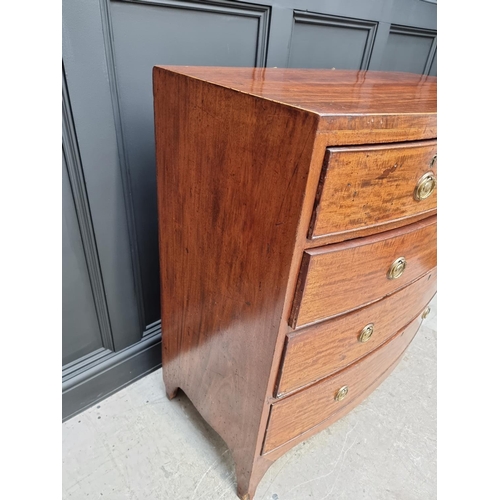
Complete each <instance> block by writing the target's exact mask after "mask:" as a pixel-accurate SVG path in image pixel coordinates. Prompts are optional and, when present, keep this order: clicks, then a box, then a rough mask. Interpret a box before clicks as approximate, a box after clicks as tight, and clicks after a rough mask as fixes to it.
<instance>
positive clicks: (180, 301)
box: [153, 66, 436, 500]
mask: <svg viewBox="0 0 500 500" xmlns="http://www.w3.org/2000/svg"><path fill="white" fill-rule="evenodd" d="M435 88H436V81H435V79H433V78H429V77H416V76H415V75H408V74H406V75H405V74H394V73H385V74H384V73H371V72H358V71H331V70H294V69H275V68H265V69H263V68H215V67H209V68H208V67H205V68H203V67H181V66H179V67H155V68H154V70H153V92H154V108H155V135H156V159H157V181H158V182H157V185H158V216H159V234H160V241H159V244H160V268H161V297H162V341H163V377H164V382H165V386H166V390H167V394H168V396H169V397H170V398H171V397H173V396H174V395H175V393H176V391H177V390H178V389H179V388H180V389H181V390H183V391H184V392H185V393H186V394H187V396H188V397H189V398H190V399H191V401H192V402H193V404H194V406H195V407H196V408H197V409H198V411H199V412H200V414H201V415H202V416H203V417H204V419H205V420H206V421H207V423H208V424H209V425H210V426H212V428H213V429H214V430H215V431H216V432H217V433H218V434H219V435H220V436H221V437H222V438H223V439H224V440H225V442H226V443H227V445H228V448H229V450H230V451H231V454H232V456H233V458H234V461H235V464H236V476H237V491H238V495H239V496H240V498H242V499H245V500H250V499H251V498H252V497H253V495H254V493H255V489H256V487H257V485H258V483H259V481H260V479H261V478H262V476H263V474H264V473H265V472H266V470H267V469H268V467H269V466H270V465H271V464H272V463H273V461H274V460H276V458H278V457H279V456H280V455H281V454H283V453H284V452H285V451H286V450H287V449H289V448H290V447H292V446H293V445H294V444H296V443H298V442H300V440H302V439H304V438H305V437H306V436H310V435H312V434H314V433H315V432H317V430H318V429H321V428H323V427H324V426H326V425H328V423H331V422H333V421H334V420H335V419H337V418H339V417H340V416H341V415H343V414H345V413H346V412H347V411H349V410H350V409H352V408H353V407H354V406H355V405H356V404H358V403H359V402H360V401H361V400H362V399H363V398H364V397H365V396H366V394H368V392H370V391H371V390H372V387H375V386H376V383H375V384H372V385H371V386H370V387H367V388H366V389H365V390H364V392H361V393H360V394H359V395H357V396H356V395H354V396H352V395H351V397H350V398H349V401H348V402H347V403H345V404H344V402H342V406H341V408H340V409H338V410H337V411H336V412H335V413H334V414H333V415H329V416H327V417H326V419H323V420H322V421H321V422H320V423H318V424H316V425H314V426H313V427H311V428H310V429H308V430H304V431H303V432H302V433H301V434H300V435H297V436H296V437H292V438H290V439H289V440H288V441H287V442H286V443H284V444H282V445H280V446H279V447H278V448H275V449H274V450H271V451H268V452H266V454H265V455H262V447H263V443H264V439H265V435H266V430H267V425H268V422H269V416H270V410H271V406H272V405H277V404H278V402H279V403H280V404H281V403H284V402H285V401H287V400H289V399H291V398H295V397H298V396H300V394H301V393H302V390H300V391H298V392H296V393H294V394H292V395H290V396H284V397H283V398H280V399H276V398H275V389H276V381H277V379H278V375H279V370H280V367H281V364H282V363H281V361H282V353H283V349H284V346H285V341H286V340H287V338H288V340H291V339H292V335H295V334H298V333H299V332H300V331H302V332H306V329H305V328H304V329H302V330H297V331H296V332H295V333H293V334H292V331H291V329H290V326H289V324H288V323H289V319H290V317H291V316H292V314H291V313H292V306H293V302H294V297H295V296H296V289H297V282H299V289H300V287H301V286H302V285H300V282H304V278H305V277H306V276H307V273H304V266H303V260H304V255H307V257H308V258H309V259H311V258H313V257H314V258H316V254H318V256H321V255H322V254H323V253H326V254H328V253H331V250H332V247H334V246H335V248H336V250H335V251H339V253H342V252H341V250H346V252H347V253H349V252H350V253H351V254H352V255H351V256H352V257H353V258H354V257H357V256H361V257H363V258H364V259H365V260H366V261H367V262H368V263H374V262H375V261H376V260H380V262H381V263H383V264H384V265H386V266H388V265H390V262H388V263H386V262H385V261H384V262H382V261H383V259H382V254H383V250H382V249H383V248H384V247H385V245H387V246H388V247H394V248H397V245H393V244H392V243H390V241H389V240H388V236H387V235H388V234H389V232H386V233H382V234H375V235H373V236H369V235H370V234H374V233H379V232H380V230H381V228H380V227H379V226H377V225H367V226H366V227H359V228H358V229H356V230H355V231H351V232H350V231H344V232H342V233H336V234H334V235H326V236H321V237H317V238H315V239H314V240H311V239H309V238H308V229H309V226H310V222H311V218H312V215H313V209H314V206H315V199H316V194H317V191H318V185H319V184H320V178H321V174H322V172H323V161H324V158H325V153H327V150H328V148H332V147H339V148H340V147H344V146H348V145H358V146H359V147H365V148H366V147H367V146H366V145H367V144H372V145H375V144H382V143H383V144H386V143H387V144H388V145H389V147H388V148H387V153H388V154H390V151H391V150H392V149H393V147H395V148H397V146H398V144H397V143H401V146H403V147H405V146H411V144H412V143H409V142H408V141H425V140H433V139H435V138H436V95H435V94H436V93H435ZM344 149H345V148H344ZM369 165H370V164H367V167H369ZM428 215H429V213H427V212H426V213H424V214H423V215H422V214H421V213H416V214H414V215H408V217H406V218H402V219H393V220H391V221H390V222H387V223H386V224H385V225H384V226H383V229H387V230H388V229H393V228H396V227H400V226H405V227H400V229H394V232H392V233H390V234H391V235H403V234H404V233H406V232H408V231H414V230H415V227H416V226H415V225H412V226H411V229H410V230H407V228H406V226H408V224H409V223H410V222H415V221H416V220H417V219H419V218H421V217H424V219H422V221H421V222H419V223H418V224H421V226H419V227H421V228H424V227H427V226H429V224H430V225H432V224H434V219H432V218H429V217H428ZM397 231H399V233H398V232H397ZM361 236H363V237H365V236H366V238H362V239H361V238H359V237H361ZM355 237H356V238H358V239H357V240H352V241H348V240H349V239H352V238H355ZM370 238H372V239H370ZM344 240H345V241H344ZM386 240H387V241H386ZM431 240H432V239H431ZM431 240H429V241H428V245H427V246H425V245H423V244H420V245H419V244H418V242H414V243H415V245H416V248H415V256H414V258H412V259H411V266H410V268H409V269H411V268H415V266H416V267H421V271H422V274H423V273H425V270H424V268H425V269H427V270H430V269H431V267H433V266H431V267H427V264H429V262H430V261H432V258H431V259H429V255H430V253H432V245H433V243H432V241H431ZM339 241H342V242H341V243H338V244H337V245H331V244H332V243H334V242H339ZM383 242H385V243H383ZM375 243H380V245H379V246H377V245H376V244H375ZM369 244H374V245H372V246H371V248H372V250H374V251H373V252H366V253H363V251H361V252H360V251H359V248H360V245H361V246H365V247H366V246H369ZM356 249H358V250H356ZM359 252H360V253H359ZM347 253H346V255H347ZM372 253H373V255H372ZM417 254H418V255H417ZM387 256H389V254H388V255H387ZM398 256H399V255H396V256H394V257H398ZM319 258H320V260H321V259H322V257H319ZM348 261H349V259H348V258H347V257H346V258H345V260H344V264H345V263H346V262H348ZM324 271H325V273H326V274H324V275H323V278H322V279H329V278H330V277H331V276H335V275H342V276H344V278H345V283H348V282H349V280H353V281H355V282H356V281H358V282H359V281H360V279H361V278H360V276H361V275H360V274H359V269H358V268H357V267H355V266H352V265H349V266H347V267H345V268H342V269H335V270H334V271H335V272H334V273H333V274H332V273H331V269H327V268H325V269H324ZM326 271H328V272H326ZM385 272H386V269H384V273H385ZM349 273H350V276H349ZM372 274H373V273H370V274H369V276H370V277H369V280H368V281H369V286H367V287H366V288H363V287H361V286H360V287H359V289H357V290H354V289H353V290H351V292H353V293H352V294H351V295H352V297H353V300H354V298H355V299H356V303H355V304H354V306H353V308H355V309H357V308H361V307H363V306H364V305H367V304H368V303H369V302H372V301H373V300H372V298H370V297H368V299H369V300H368V302H367V298H366V297H367V294H368V295H370V294H371V293H372V292H373V290H372V289H371V288H372V287H379V286H380V283H379V282H378V281H377V279H375V275H373V276H372ZM409 276H410V278H411V273H409ZM415 278H417V276H415V277H413V278H411V279H409V280H407V281H405V280H404V279H403V278H401V279H400V280H398V281H400V282H401V283H400V285H398V287H396V288H394V289H393V288H391V289H390V290H382V291H381V292H380V294H376V295H377V297H376V298H375V299H374V300H379V299H381V297H383V296H385V295H387V294H388V293H392V292H394V291H395V290H396V289H398V288H401V287H403V286H404V284H405V283H406V284H407V283H410V281H413V280H414V279H415ZM370 280H372V281H371V282H370ZM370 283H371V284H370ZM342 286H343V287H344V291H345V290H347V288H346V287H345V284H344V285H342ZM341 288H342V287H341ZM382 288H383V287H382ZM323 293H324V294H325V295H324V296H323V297H321V296H320V295H321V294H319V295H318V297H317V298H318V304H319V303H320V302H321V301H324V302H325V304H329V301H330V300H331V299H330V298H329V297H328V296H327V294H328V293H329V290H328V287H327V288H326V289H325V290H323ZM348 295H349V294H348ZM387 299H388V298H386V299H383V300H387ZM409 300H410V299H409ZM418 300H421V298H419V299H418ZM296 304H297V302H296ZM298 304H299V305H300V301H299V302H298ZM318 307H319V306H318ZM328 308H329V306H328V307H327V309H328ZM296 309H297V308H296ZM328 314H330V312H328ZM318 326H319V325H318ZM373 345H375V342H374V344H373ZM345 349H346V351H348V350H350V348H348V347H345ZM344 355H345V359H348V358H349V359H350V356H351V353H350V352H345V353H343V354H342V356H344ZM392 355H393V359H392V365H391V366H395V363H396V362H397V358H396V354H395V353H393V354H392ZM367 359H368V358H367V357H366V356H364V357H362V358H360V359H359V360H357V361H356V362H355V363H354V364H352V365H350V366H349V367H348V368H347V369H350V368H351V367H352V366H354V365H355V364H357V363H363V362H366V361H367ZM388 362H389V360H388ZM389 371H390V368H389V369H387V370H386V371H385V373H384V374H382V375H380V376H379V378H378V379H377V383H378V382H380V381H381V380H382V379H383V378H384V377H385V376H387V374H388V372H389ZM372 382H373V380H372ZM318 383H322V382H318ZM313 387H314V386H310V387H309V388H308V389H307V390H312V389H313Z"/></svg>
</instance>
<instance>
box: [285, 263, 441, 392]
mask: <svg viewBox="0 0 500 500" xmlns="http://www.w3.org/2000/svg"><path fill="white" fill-rule="evenodd" d="M436 285H437V273H436V271H435V270H433V271H431V272H430V273H429V274H427V275H425V276H423V277H422V278H420V279H419V280H417V281H415V282H413V283H412V284H410V285H408V286H406V287H405V288H403V289H402V290H399V291H397V292H395V293H393V294H392V295H389V296H388V297H387V298H386V299H385V300H380V301H378V302H375V303H374V304H371V305H369V306H367V307H363V308H362V309H358V310H357V311H354V312H352V313H349V314H345V315H342V316H339V317H337V318H335V319H333V320H330V321H323V322H321V323H319V324H317V325H314V326H311V327H309V328H306V329H303V330H296V331H294V332H292V333H290V334H289V335H288V336H287V340H286V344H285V350H284V352H283V365H282V369H281V374H280V378H279V382H278V384H277V389H276V394H277V395H278V396H279V397H281V396H284V395H285V394H287V393H290V392H292V391H296V390H297V389H300V388H301V387H304V386H306V385H309V384H311V383H313V382H316V381H317V380H319V379H321V378H324V377H326V376H328V375H330V374H332V373H335V372H336V371H339V370H341V369H343V368H345V367H346V366H347V365H349V364H351V363H353V362H354V361H356V360H358V359H360V358H361V357H363V356H365V355H366V354H368V353H370V352H371V351H373V350H374V349H376V348H377V347H379V346H380V345H381V344H383V343H384V342H385V341H386V340H387V339H388V338H390V337H391V336H393V335H394V334H395V333H396V332H398V331H399V330H401V328H404V326H405V325H407V324H408V323H409V322H410V321H411V320H413V319H414V318H415V317H417V316H418V315H420V314H421V312H422V311H423V309H424V308H425V306H426V305H427V304H428V302H429V301H430V300H431V299H432V297H433V295H434V294H435V293H436ZM368 324H373V325H374V331H373V334H372V336H371V337H370V339H369V340H368V341H367V342H364V343H362V342H360V341H359V334H360V332H361V330H363V328H364V327H365V326H366V325H368Z"/></svg>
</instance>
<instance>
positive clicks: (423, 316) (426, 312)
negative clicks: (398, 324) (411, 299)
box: [422, 306, 431, 319]
mask: <svg viewBox="0 0 500 500" xmlns="http://www.w3.org/2000/svg"><path fill="white" fill-rule="evenodd" d="M430 312H431V308H430V307H429V306H427V307H426V308H425V309H424V310H423V312H422V319H425V318H427V316H429V313H430Z"/></svg>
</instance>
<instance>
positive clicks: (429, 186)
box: [413, 172, 437, 201]
mask: <svg viewBox="0 0 500 500" xmlns="http://www.w3.org/2000/svg"><path fill="white" fill-rule="evenodd" d="M436 184H437V181H436V177H435V175H434V174H433V173H432V172H427V173H426V174H424V175H422V177H420V179H419V180H418V182H417V185H416V186H415V191H414V192H413V197H414V198H415V200H416V201H421V200H425V199H426V198H429V196H430V195H431V194H432V193H433V192H434V190H435V189H436Z"/></svg>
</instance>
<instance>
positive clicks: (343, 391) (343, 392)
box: [335, 385, 349, 401]
mask: <svg viewBox="0 0 500 500" xmlns="http://www.w3.org/2000/svg"><path fill="white" fill-rule="evenodd" d="M348 392H349V387H347V385H344V386H343V387H341V388H340V389H339V390H338V391H337V394H335V401H342V400H343V399H344V398H345V397H346V396H347V393H348Z"/></svg>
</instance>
